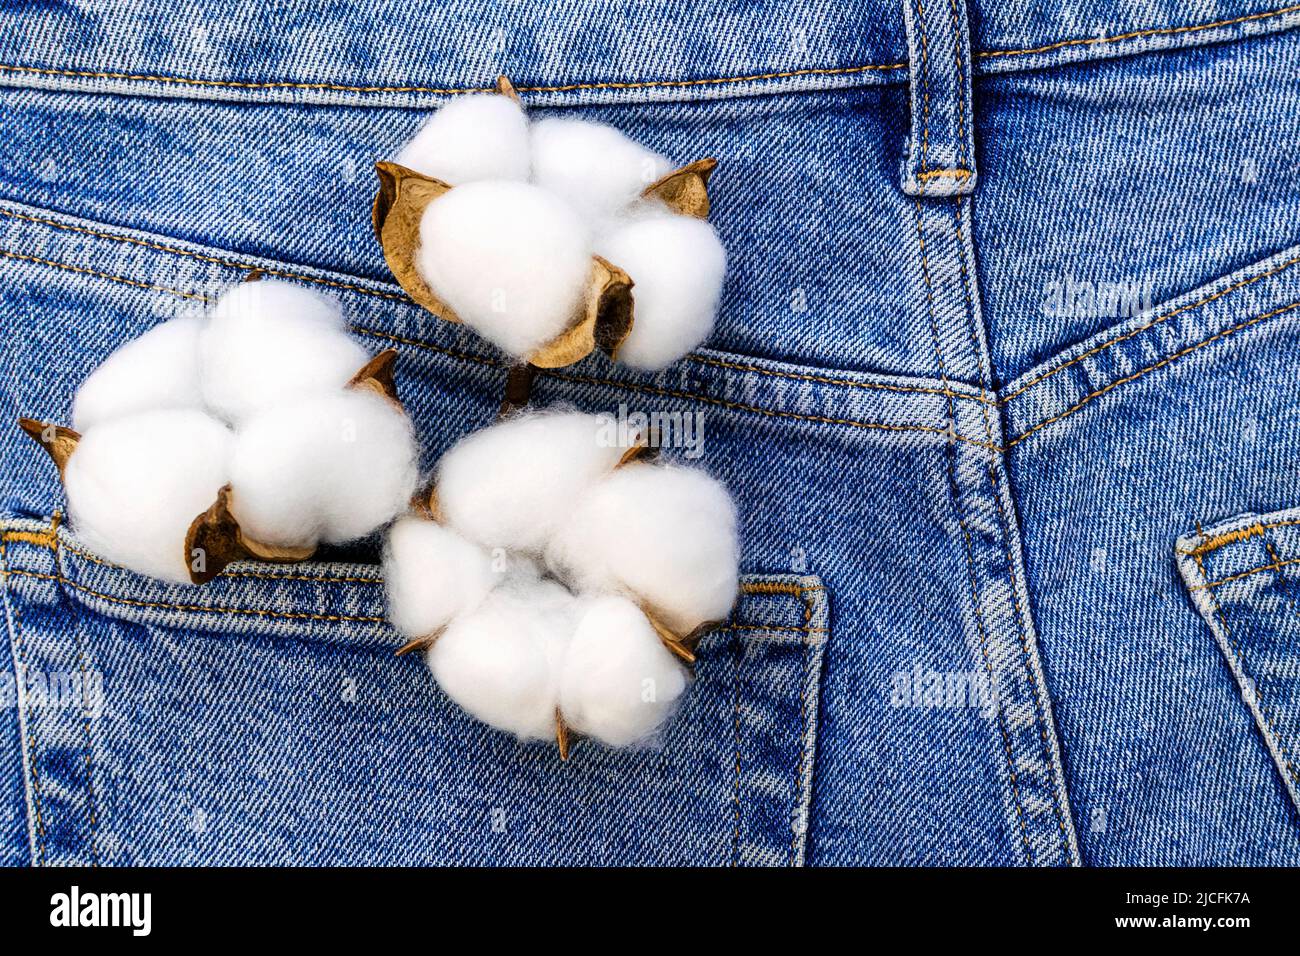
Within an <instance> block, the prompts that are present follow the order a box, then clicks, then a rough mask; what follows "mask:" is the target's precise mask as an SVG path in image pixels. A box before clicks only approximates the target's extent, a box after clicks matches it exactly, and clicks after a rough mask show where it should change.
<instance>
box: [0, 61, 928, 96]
mask: <svg viewBox="0 0 1300 956" xmlns="http://www.w3.org/2000/svg"><path fill="white" fill-rule="evenodd" d="M906 67H907V64H906V63H869V64H866V65H863V66H836V67H807V68H804V69H798V70H780V71H777V72H772V73H751V74H749V75H747V76H721V77H705V78H703V79H694V80H633V81H627V82H620V81H616V80H607V81H600V82H589V83H566V84H563V85H559V86H516V87H515V89H516V90H518V91H519V92H520V93H570V92H573V91H576V90H640V89H660V88H665V87H668V88H672V87H691V86H718V85H721V84H725V83H752V82H755V81H757V80H785V79H792V78H795V77H800V76H846V75H851V74H855V73H870V72H872V71H888V70H902V69H905V68H906ZM0 71H4V72H10V73H33V74H37V75H39V76H67V77H73V78H76V79H95V80H130V81H138V82H147V83H179V84H182V85H185V86H215V87H226V88H234V89H241V90H243V89H250V90H279V89H290V90H326V91H329V92H337V93H433V94H436V95H440V96H455V95H457V94H460V93H491V92H494V91H495V90H496V87H494V86H461V87H437V86H348V85H345V84H342V83H300V82H293V81H289V80H271V81H257V80H200V79H194V78H192V77H186V76H163V75H157V74H148V73H119V72H102V71H97V70H65V69H52V68H49V67H37V66H14V65H7V64H0Z"/></svg>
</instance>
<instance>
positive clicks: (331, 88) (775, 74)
mask: <svg viewBox="0 0 1300 956" xmlns="http://www.w3.org/2000/svg"><path fill="white" fill-rule="evenodd" d="M1297 11H1300V4H1293V5H1291V6H1286V7H1281V8H1278V9H1276V10H1265V11H1261V12H1259V13H1251V14H1246V15H1244V16H1239V17H1232V18H1230V19H1225V20H1216V21H1214V22H1212V23H1198V24H1191V25H1188V26H1180V27H1152V28H1149V29H1144V30H1132V31H1129V32H1127V33H1120V34H1117V35H1115V36H1101V37H1079V38H1075V39H1070V40H1060V41H1057V42H1055V43H1048V44H1045V45H1043V46H1037V47H1030V48H1027V49H1018V50H984V51H980V52H977V53H975V57H976V58H978V59H992V58H995V57H1012V56H1028V55H1034V54H1039V53H1050V52H1052V51H1053V50H1059V49H1063V48H1066V47H1074V46H1104V45H1106V44H1108V43H1116V42H1119V41H1121V40H1132V39H1138V38H1142V37H1149V36H1177V35H1180V34H1185V33H1197V32H1200V31H1202V30H1213V29H1217V28H1219V27H1226V26H1233V25H1235V24H1238V23H1249V22H1252V21H1257V20H1268V19H1273V18H1276V17H1282V16H1286V15H1287V14H1290V13H1295V12H1297ZM907 66H908V64H906V63H867V64H861V65H855V66H838V67H804V68H800V69H793V70H778V71H772V72H767V73H753V74H749V75H740V76H722V77H702V78H696V79H685V80H627V81H616V80H609V81H589V82H578V83H565V84H561V85H553V86H522V85H521V86H516V89H518V90H519V91H520V92H521V93H566V92H573V91H579V90H635V89H655V88H662V87H668V88H673V87H693V86H714V85H725V84H728V83H749V82H754V81H757V80H776V79H788V78H796V77H801V76H841V75H851V74H855V73H869V72H873V71H882V72H887V71H891V70H902V69H906V68H907ZM0 72H7V73H26V74H32V75H36V76H62V77H69V78H73V79H102V80H123V81H129V82H144V83H175V84H178V85H185V86H199V87H202V86H211V87H215V88H234V89H250V90H276V89H297V90H321V91H326V92H342V93H431V94H435V95H448V96H451V95H456V94H459V93H490V92H492V90H493V89H494V87H486V86H460V87H437V86H418V85H406V86H361V85H349V84H345V83H325V82H305V81H294V80H209V79H201V78H198V77H187V76H168V75H162V74H149V73H131V72H127V71H114V70H76V69H67V68H57V67H41V66H29V65H25V64H0Z"/></svg>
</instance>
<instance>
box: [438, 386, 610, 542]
mask: <svg viewBox="0 0 1300 956" xmlns="http://www.w3.org/2000/svg"><path fill="white" fill-rule="evenodd" d="M623 452H624V449H623V448H622V447H620V446H619V444H618V436H617V430H616V429H615V428H614V427H613V426H612V425H611V420H610V419H608V418H601V417H600V416H597V415H587V414H584V413H582V412H563V411H561V412H554V411H552V412H540V413H530V414H523V415H518V416H515V417H513V418H509V419H507V420H505V421H503V422H501V423H499V424H497V425H493V426H492V427H490V428H485V429H483V430H482V431H478V432H475V433H473V434H472V435H469V436H467V437H466V438H463V439H461V441H460V442H458V443H457V444H456V445H455V446H454V447H453V448H452V449H451V450H450V451H448V452H447V453H446V454H445V455H444V456H443V457H442V460H441V462H440V463H439V465H438V504H439V507H440V508H441V509H442V512H443V514H444V515H445V516H446V519H447V521H448V523H450V524H451V525H452V526H453V527H454V528H456V529H457V530H459V531H460V532H461V533H462V534H464V535H465V536H467V537H469V538H470V539H472V540H474V541H477V542H478V543H479V544H481V545H483V546H485V547H489V548H506V549H509V550H512V551H525V552H540V551H541V550H542V549H543V548H544V547H545V545H546V543H547V541H548V540H549V538H550V537H551V535H552V534H553V533H554V531H555V528H556V526H557V524H558V523H559V522H560V521H562V520H563V519H564V517H565V515H567V514H568V513H569V512H571V511H572V509H573V508H574V507H575V506H576V505H577V503H578V502H580V501H581V500H582V499H584V498H585V497H587V494H588V489H589V488H590V486H591V485H592V484H593V483H594V482H596V481H597V480H598V479H599V478H601V477H602V476H604V475H605V474H607V473H608V472H610V471H611V470H613V468H614V467H615V466H616V465H617V464H618V461H619V459H620V458H621V457H622V455H623Z"/></svg>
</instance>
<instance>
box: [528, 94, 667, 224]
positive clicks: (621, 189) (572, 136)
mask: <svg viewBox="0 0 1300 956" xmlns="http://www.w3.org/2000/svg"><path fill="white" fill-rule="evenodd" d="M532 155H533V182H535V183H537V184H538V185H540V186H543V187H545V188H546V189H549V190H551V191H552V192H554V193H557V194H558V195H560V196H563V197H564V198H565V199H566V200H567V201H568V202H569V203H571V204H572V205H573V206H574V208H576V209H578V210H579V211H580V212H581V213H582V214H583V215H584V216H586V217H587V218H588V219H589V220H591V221H593V222H599V221H601V220H603V219H605V218H608V217H610V216H613V215H615V214H617V213H618V212H620V211H621V210H622V209H623V208H624V207H625V206H627V205H628V204H629V203H631V202H633V201H635V200H636V199H637V198H638V197H639V196H640V195H641V193H642V192H643V191H644V190H645V188H646V187H647V186H649V185H651V184H652V183H654V182H655V181H656V180H658V179H660V178H662V177H663V176H665V175H667V174H668V173H670V172H672V170H673V165H672V164H671V163H670V162H669V161H668V160H667V159H665V158H664V157H662V156H660V155H659V154H658V153H654V152H651V151H650V150H648V149H646V148H645V147H644V146H642V145H641V144H639V143H636V142H633V141H632V140H630V139H628V138H627V137H626V136H624V135H623V134H622V133H620V132H619V131H618V130H616V129H614V128H613V127H612V126H605V125H603V124H601V123H591V122H588V121H586V120H577V119H562V118H552V119H544V120H541V121H540V122H537V123H534V124H533V138H532Z"/></svg>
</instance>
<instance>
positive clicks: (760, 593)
mask: <svg viewBox="0 0 1300 956" xmlns="http://www.w3.org/2000/svg"><path fill="white" fill-rule="evenodd" d="M0 544H3V551H4V580H5V593H4V597H5V600H6V603H7V611H8V613H7V615H6V617H7V618H8V626H9V638H10V639H11V641H12V643H13V647H14V648H15V652H16V653H15V660H16V670H17V671H18V672H19V673H20V674H21V675H22V678H21V680H20V681H19V682H18V684H19V689H20V690H21V691H22V693H21V694H19V695H18V705H19V715H20V718H21V720H22V722H23V727H24V734H23V750H24V754H23V756H24V761H23V766H24V771H25V775H24V777H25V786H26V789H27V795H26V796H27V802H28V806H29V807H30V820H29V821H28V822H29V836H30V842H31V855H32V859H33V861H34V862H35V863H37V864H38V865H41V864H58V863H71V864H118V865H123V864H143V865H155V864H199V863H202V864H370V865H385V864H440V863H475V864H545V863H570V864H657V863H664V864H693V865H701V864H703V865H710V864H711V865H730V864H741V865H744V864H768V865H797V864H799V863H802V862H803V858H804V849H805V845H806V843H807V835H808V828H807V825H806V821H807V812H808V804H809V798H810V794H811V789H812V775H813V755H814V744H815V739H816V726H817V692H818V686H819V682H820V675H821V662H822V652H823V647H824V645H825V642H826V639H827V618H828V608H827V600H826V594H825V591H824V590H823V588H822V585H821V583H820V582H819V581H818V580H817V579H815V578H811V577H806V576H788V575H773V576H766V575H748V576H746V577H745V578H744V580H743V593H742V596H741V599H740V601H739V603H738V605H737V607H736V610H735V612H734V613H733V616H732V619H731V620H730V621H729V622H728V624H727V626H726V627H725V628H724V629H722V630H720V631H718V632H715V633H714V634H712V635H710V636H709V637H708V638H707V639H706V640H705V641H704V642H703V644H702V645H701V647H700V648H699V652H698V658H699V659H698V662H697V665H696V670H695V680H694V684H693V686H692V687H691V689H690V690H689V691H688V693H687V695H686V697H685V702H684V704H683V706H682V708H681V710H680V712H679V713H678V715H677V717H676V719H675V720H674V721H673V722H672V724H671V725H670V726H669V728H668V729H667V731H666V732H665V734H664V737H663V739H662V740H661V741H660V742H658V744H657V745H655V746H653V747H649V748H643V749H639V750H610V749H606V748H604V747H601V746H598V745H596V744H594V743H592V742H590V741H581V742H579V743H578V744H577V745H576V746H575V748H574V750H573V753H572V754H571V756H570V759H569V760H568V762H565V763H562V762H561V761H560V759H559V757H558V754H557V753H556V750H555V747H554V746H553V745H546V744H537V743H534V744H521V743H520V742H519V741H518V740H516V739H515V738H513V737H511V736H508V735H506V734H503V733H499V732H497V731H494V730H491V729H489V728H488V727H486V726H484V725H482V724H479V723H477V722H476V721H474V720H473V719H472V718H470V717H468V716H467V715H466V714H465V713H463V712H462V711H461V710H460V709H459V708H458V707H457V706H456V705H455V704H453V703H452V702H451V701H450V700H448V699H447V698H446V697H445V696H444V695H443V694H442V693H441V691H440V690H439V689H438V687H437V685H436V684H435V683H434V681H433V679H432V677H431V676H430V675H429V673H428V671H427V669H426V668H425V667H424V665H423V663H422V662H421V661H419V660H418V659H417V658H416V657H415V656H414V655H412V656H408V657H403V658H396V657H394V656H393V651H394V649H395V648H396V647H397V646H398V645H399V644H400V643H401V640H400V639H399V638H398V636H397V635H396V633H395V632H394V631H393V630H392V629H391V628H390V627H389V626H388V624H387V623H386V622H385V620H384V597H383V585H382V582H381V581H380V579H379V577H378V571H377V569H376V568H375V567H373V566H369V565H347V564H319V563H318V564H303V565H259V564H253V563H244V564H239V565H234V566H232V568H231V569H230V570H229V572H228V573H227V574H225V575H223V576H221V577H219V578H217V579H216V580H215V581H213V582H212V583H211V584H209V585H207V586H204V587H201V588H192V587H179V586H174V585H169V584H165V583H162V582H158V581H154V580H151V579H148V578H144V577H141V576H139V575H137V574H134V573H133V572H130V571H127V570H126V569H123V568H120V567H117V566H114V565H112V564H109V563H106V562H105V561H103V560H102V559H100V558H98V557H97V556H95V555H93V554H89V553H87V552H86V551H85V550H84V548H83V547H82V546H81V545H80V544H79V543H78V542H77V540H76V539H75V538H74V537H72V536H71V535H70V534H69V533H68V532H67V531H66V530H64V529H55V528H52V527H51V526H50V525H49V524H48V523H42V522H39V521H31V520H21V519H20V520H14V521H11V522H9V523H8V524H5V525H3V526H2V527H0Z"/></svg>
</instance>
